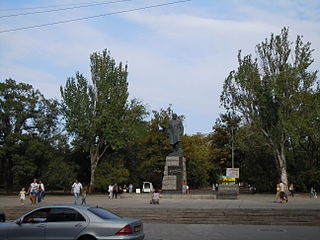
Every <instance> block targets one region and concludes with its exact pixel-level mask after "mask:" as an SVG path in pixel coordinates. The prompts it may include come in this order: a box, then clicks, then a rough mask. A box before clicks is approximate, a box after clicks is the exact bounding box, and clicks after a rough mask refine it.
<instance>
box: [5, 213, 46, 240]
mask: <svg viewBox="0 0 320 240" xmlns="http://www.w3.org/2000/svg"><path fill="white" fill-rule="evenodd" d="M49 211H50V209H49V208H42V209H39V210H36V211H33V212H31V213H29V214H28V215H26V216H25V217H23V218H21V219H19V220H18V221H16V224H14V225H11V226H10V227H9V229H8V240H18V239H21V240H38V239H39V240H40V239H41V240H43V239H45V228H46V224H47V223H46V220H47V216H48V212H49Z"/></svg>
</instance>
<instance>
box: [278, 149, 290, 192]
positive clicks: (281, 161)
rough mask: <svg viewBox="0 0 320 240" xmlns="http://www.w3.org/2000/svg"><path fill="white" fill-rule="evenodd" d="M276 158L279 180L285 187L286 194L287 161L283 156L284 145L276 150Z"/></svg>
mask: <svg viewBox="0 0 320 240" xmlns="http://www.w3.org/2000/svg"><path fill="white" fill-rule="evenodd" d="M276 151H277V152H276V157H277V162H278V167H279V173H280V180H281V181H282V182H283V184H284V185H285V187H286V192H287V191H288V174H287V161H286V156H285V147H284V144H283V143H281V144H280V149H277V150H276Z"/></svg>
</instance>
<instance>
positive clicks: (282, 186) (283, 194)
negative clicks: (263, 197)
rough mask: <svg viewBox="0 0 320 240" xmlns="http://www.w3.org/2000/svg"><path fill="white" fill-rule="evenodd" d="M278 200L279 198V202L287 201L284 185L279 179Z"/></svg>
mask: <svg viewBox="0 0 320 240" xmlns="http://www.w3.org/2000/svg"><path fill="white" fill-rule="evenodd" d="M280 200H281V203H283V202H288V197H287V196H286V193H285V185H284V183H283V182H282V181H280Z"/></svg>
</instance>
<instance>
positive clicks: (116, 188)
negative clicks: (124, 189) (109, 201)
mask: <svg viewBox="0 0 320 240" xmlns="http://www.w3.org/2000/svg"><path fill="white" fill-rule="evenodd" d="M112 198H118V184H116V183H115V184H114V185H113V188H112Z"/></svg>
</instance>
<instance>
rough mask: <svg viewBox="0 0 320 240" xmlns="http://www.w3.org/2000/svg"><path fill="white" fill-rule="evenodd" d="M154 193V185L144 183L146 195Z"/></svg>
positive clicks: (143, 188) (143, 189) (143, 187)
mask: <svg viewBox="0 0 320 240" xmlns="http://www.w3.org/2000/svg"><path fill="white" fill-rule="evenodd" d="M153 191H154V188H153V185H152V183H151V182H143V185H142V192H144V193H151V192H153Z"/></svg>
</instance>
